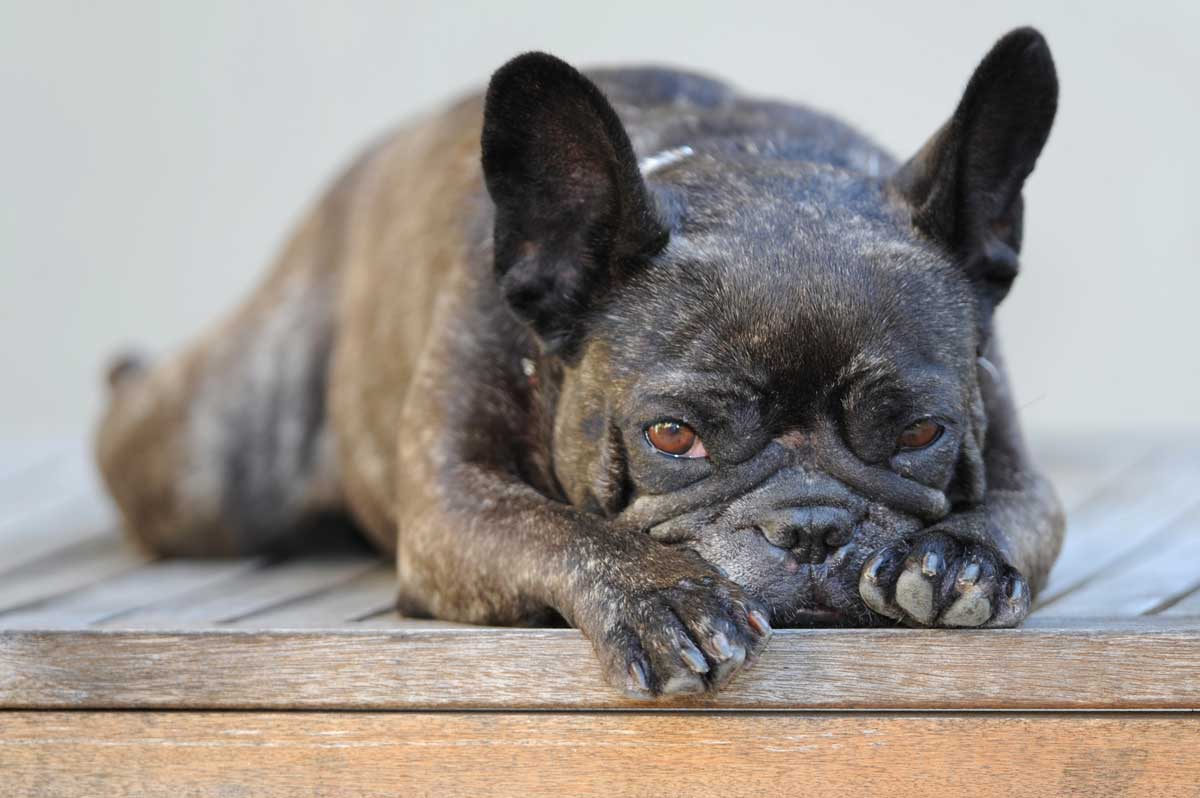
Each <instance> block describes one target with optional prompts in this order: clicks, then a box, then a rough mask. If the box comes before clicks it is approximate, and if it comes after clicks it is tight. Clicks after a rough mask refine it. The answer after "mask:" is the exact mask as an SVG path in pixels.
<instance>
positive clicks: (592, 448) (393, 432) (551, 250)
mask: <svg viewBox="0 0 1200 798" xmlns="http://www.w3.org/2000/svg"><path fill="white" fill-rule="evenodd" d="M1056 102H1057V80H1056V77H1055V71H1054V65H1053V62H1052V60H1051V58H1050V52H1049V50H1048V48H1047V46H1046V43H1045V41H1044V40H1043V38H1042V37H1041V35H1039V34H1038V33H1037V32H1036V31H1033V30H1030V29H1022V30H1017V31H1014V32H1012V33H1010V34H1008V35H1007V36H1005V37H1004V38H1003V39H1002V40H1001V41H1000V42H999V43H998V44H997V45H996V46H995V48H994V49H993V50H992V51H991V52H990V53H989V54H988V55H987V57H986V58H985V59H984V60H983V62H982V63H981V64H980V65H979V67H978V69H977V70H976V72H975V74H974V75H973V76H972V78H971V80H970V82H969V83H968V85H967V88H966V92H965V94H964V95H963V97H962V100H961V102H960V103H959V105H958V107H957V109H956V110H955V111H954V114H953V115H952V116H951V117H950V119H949V121H948V122H946V124H945V125H944V126H942V128H941V129H940V130H938V131H937V132H936V133H935V134H934V135H933V137H932V138H931V139H930V140H929V141H928V143H926V144H925V146H924V147H922V148H921V150H920V151H919V152H918V153H917V154H916V155H915V156H914V157H913V158H911V159H910V160H909V161H907V162H906V163H903V164H898V163H897V162H896V161H894V160H893V159H892V158H891V157H890V156H889V155H888V154H887V153H885V152H884V151H882V150H881V149H880V148H879V147H877V146H875V145H874V144H873V143H871V142H870V141H868V140H867V139H866V138H864V137H863V136H862V135H860V134H858V133H857V132H855V131H854V130H852V129H851V128H849V127H848V126H846V125H845V124H842V123H841V122H839V121H837V120H835V119H832V118H830V117H828V116H825V115H823V114H820V113H817V112H815V111H812V110H809V109H806V108H803V107H799V106H795V105H788V104H783V103H777V102H767V101H763V100H758V99H753V98H748V97H745V96H743V95H741V94H739V93H737V92H735V91H734V90H732V89H730V88H729V87H728V86H726V85H724V84H722V83H719V82H716V81H713V80H710V79H707V78H704V77H699V76H696V75H693V74H688V73H683V72H676V71H669V70H662V69H618V70H612V71H601V72H594V73H590V74H589V75H588V76H584V75H583V74H581V73H579V72H577V71H575V70H574V69H572V68H571V67H570V66H568V65H567V64H564V63H563V62H561V61H559V60H557V59H555V58H553V57H551V56H548V55H544V54H539V53H530V54H527V55H523V56H520V57H518V58H516V59H514V60H513V61H511V62H510V63H508V64H507V65H505V66H504V67H503V68H502V69H500V70H499V71H498V72H497V73H496V74H495V75H494V77H493V78H492V81H491V84H490V86H489V87H488V90H487V93H486V95H485V96H474V97H470V98H468V99H465V100H463V101H461V102H459V103H458V104H457V105H455V106H454V107H452V108H450V109H449V110H447V111H446V112H444V113H441V114H439V115H436V116H432V117H429V118H427V119H425V120H424V121H421V122H419V123H416V124H413V125H411V126H409V127H407V128H405V129H403V130H400V131H398V132H396V133H394V134H393V135H390V136H388V137H387V138H386V139H385V140H383V141H381V142H379V143H378V144H376V145H375V146H374V147H372V148H371V149H370V150H369V151H368V152H367V153H366V154H364V155H363V156H362V157H361V158H359V160H358V161H357V162H356V163H355V164H354V165H353V166H352V167H351V168H350V169H349V170H348V171H347V172H346V173H345V174H344V175H343V176H342V177H341V178H340V179H339V180H338V181H337V182H336V183H335V184H334V185H333V186H332V187H331V188H330V189H329V190H328V191H327V193H326V194H325V195H324V197H323V198H322V199H321V200H320V202H319V203H318V204H317V206H316V207H315V208H314V209H313V210H312V212H311V213H310V214H309V215H308V217H307V218H306V219H305V220H304V222H303V224H302V225H301V226H300V229H299V231H298V232H297V233H296V234H295V236H294V237H293V239H292V240H291V242H290V244H289V245H288V246H287V248H286V249H285V250H284V252H283V254H282V257H281V258H280V260H279V262H278V264H277V265H276V266H275V268H274V270H273V271H272V272H271V274H270V276H269V277H268V278H267V279H266V282H265V283H264V284H263V285H262V286H261V287H260V288H258V290H257V291H256V292H255V293H254V295H253V297H251V299H250V300H249V301H248V303H247V304H245V305H244V306H243V307H241V308H240V309H239V310H237V311H236V312H235V313H234V314H233V315H232V316H231V317H229V318H228V319H226V320H225V321H224V322H223V323H222V324H220V325H219V326H218V327H217V328H216V329H215V330H213V331H212V332H211V333H210V334H208V335H207V336H206V337H204V338H202V339H201V340H200V341H198V342H197V343H196V344H194V345H193V346H191V347H190V348H189V349H187V350H186V351H185V352H183V353H182V354H180V355H179V356H178V357H175V358H173V359H170V360H167V361H165V362H162V363H161V364H157V365H154V366H153V367H149V366H146V365H143V364H142V363H141V362H139V361H137V360H135V359H126V360H124V361H121V362H119V363H118V364H117V365H116V366H115V367H114V368H113V369H112V370H111V372H110V383H111V385H112V401H111V405H110V407H109V409H108V412H107V414H106V416H105V418H104V420H103V423H102V425H101V427H100V430H99V435H98V457H99V462H100V465H101V468H102V470H103V473H104V476H105V478H106V480H107V483H108V486H109V488H110V489H111V491H112V494H113V496H114V497H115V499H116V501H117V504H118V505H119V507H120V509H121V512H122V514H123V516H124V520H125V523H126V525H127V527H128V529H129V531H130V533H131V534H132V535H133V536H135V537H136V538H137V539H138V540H140V541H141V542H142V543H144V544H145V545H146V546H148V547H150V548H151V549H154V550H155V551H158V552H162V553H165V554H179V555H235V554H246V553H250V552H259V551H264V550H269V549H271V548H273V547H275V546H278V545H281V544H283V543H286V542H288V541H289V540H292V539H294V538H296V537H297V536H299V535H301V534H311V533H312V530H313V529H314V525H313V523H312V521H313V519H316V518H319V517H324V516H327V515H329V514H342V515H344V516H346V517H348V518H351V519H353V522H354V523H356V524H357V525H358V526H360V527H361V528H362V529H363V530H364V531H365V533H366V534H367V535H368V536H369V537H370V539H371V540H372V541H373V542H374V543H375V544H376V545H377V546H378V547H379V548H380V549H382V550H384V551H387V552H389V553H393V554H395V556H396V562H397V566H398V577H399V595H400V607H401V609H402V610H404V611H405V612H407V613H410V614H422V615H432V616H436V617H439V618H445V619H452V620H457V621H467V622H472V623H484V624H543V623H549V622H555V621H559V620H560V619H565V620H566V621H567V622H569V623H571V624H573V625H574V626H577V627H578V628H579V629H581V630H582V631H583V633H584V634H585V635H587V636H588V638H589V639H590V640H591V641H592V643H593V644H594V647H595V650H596V653H597V654H598V655H599V658H600V661H601V663H602V664H603V667H604V670H605V672H606V675H607V676H608V678H609V679H610V680H611V681H612V682H613V683H614V684H615V685H617V686H618V687H620V688H622V689H625V690H627V691H628V692H630V693H631V694H633V695H636V696H652V695H669V694H678V693H691V692H698V691H704V690H712V689H716V688H718V687H720V686H722V685H723V684H725V683H726V682H727V681H728V680H729V679H730V678H731V677H732V676H733V675H734V674H735V673H736V672H738V671H739V670H740V669H742V668H743V667H745V666H746V665H747V664H749V663H750V662H752V661H753V660H754V658H755V657H757V656H758V655H759V653H760V652H761V651H762V650H763V646H764V645H766V643H767V640H768V638H769V637H770V634H771V624H772V623H775V624H791V625H796V624H811V623H842V624H860V625H867V624H878V623H897V622H901V623H905V624H909V625H913V626H972V627H978V626H1011V625H1013V624H1016V623H1018V622H1020V621H1021V620H1022V619H1023V618H1024V617H1025V616H1026V614H1027V613H1028V612H1029V606H1030V599H1031V596H1032V594H1033V592H1034V591H1036V590H1037V589H1038V587H1039V586H1040V585H1041V584H1042V583H1043V582H1044V580H1045V578H1046V574H1047V572H1048V571H1049V569H1050V566H1051V564H1052V562H1053V561H1054V558H1055V556H1056V554H1057V552H1058V549H1059V545H1060V541H1061V538H1062V533H1063V519H1062V514H1061V512H1060V509H1059V504H1058V501H1057V499H1056V498H1055V495H1054V492H1053V490H1052V489H1051V487H1050V486H1049V485H1048V484H1047V482H1046V480H1045V479H1043V478H1042V477H1041V476H1040V475H1039V474H1038V473H1037V471H1035V470H1034V468H1033V466H1032V465H1031V464H1030V461H1029V458H1028V456H1027V454H1026V450H1025V447H1024V445H1023V442H1022V438H1021V434H1020V432H1019V430H1018V426H1017V420H1016V414H1015V411H1014V406H1013V401H1012V397H1011V395H1010V393H1009V388H1008V382H1007V380H1006V377H1005V372H1004V366H1003V363H1002V362H1001V360H1000V356H999V352H998V349H997V344H996V340H995V336H994V335H993V332H992V314H993V311H994V309H995V307H996V305H997V303H999V302H1000V301H1001V300H1002V299H1003V298H1004V296H1005V294H1006V293H1007V292H1008V289H1009V286H1010V285H1011V283H1012V281H1013V278H1014V277H1015V276H1016V274H1017V263H1018V261H1017V253H1018V251H1019V249H1020V243H1021V219H1022V199H1021V190H1022V186H1023V184H1024V182H1025V179H1026V178H1027V177H1028V176H1029V174H1030V172H1031V171H1032V169H1033V166H1034V162H1035V160H1036V159H1037V157H1038V155H1039V153H1040V152H1041V149H1042V146H1043V144H1044V143H1045V141H1046V137H1047V135H1048V134H1049V131H1050V126H1051V123H1052V121H1053V118H1054V113H1055V107H1056ZM481 143H482V157H481ZM316 528H317V529H318V530H319V529H320V527H319V525H318V526H317V527H316Z"/></svg>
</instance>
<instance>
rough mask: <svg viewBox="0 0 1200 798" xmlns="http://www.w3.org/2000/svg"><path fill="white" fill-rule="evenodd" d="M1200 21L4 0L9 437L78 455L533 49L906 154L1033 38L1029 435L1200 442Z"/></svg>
mask: <svg viewBox="0 0 1200 798" xmlns="http://www.w3.org/2000/svg"><path fill="white" fill-rule="evenodd" d="M1198 9H1200V4H1195V3H1186V2H1178V3H1145V2H1143V3H1136V4H1131V3H1128V2H1119V3H1116V2H1114V3H1073V4H1066V3H1064V4H1056V5H1052V4H1049V3H1044V2H1037V3H1032V2H1026V3H987V4H983V3H979V4H971V3H954V4H951V3H940V4H932V3H914V2H905V3H896V2H885V1H882V0H881V1H880V2H871V3H865V2H863V3H853V4H851V3H843V4H833V3H820V4H816V3H814V4H811V5H806V4H803V3H786V4H783V3H781V4H779V5H778V6H767V5H763V6H759V5H753V4H750V3H736V4H733V3H727V2H713V3H707V4H706V3H702V2H697V1H696V0H693V1H692V2H659V3H648V2H625V1H623V0H622V1H620V2H614V1H613V0H609V1H608V2H605V3H588V4H584V3H545V4H535V3H527V2H512V1H511V0H509V1H507V2H477V3H454V4H451V3H448V2H437V3H427V4H417V3H401V2H380V3H371V2H339V3H326V2H303V3H301V2H287V3H282V2H261V1H259V2H253V3H245V2H204V3H186V2H136V3H134V2H108V3H94V4H84V3H64V2H37V3H35V2H26V3H20V4H17V3H14V2H11V1H10V0H0V118H2V120H3V121H2V123H0V180H2V181H3V191H2V192H0V375H2V376H0V388H2V390H0V439H3V438H9V439H11V438H14V437H31V436H40V435H54V436H61V435H68V436H69V435H77V434H81V433H82V432H83V431H84V430H86V429H87V428H88V426H89V425H90V423H91V420H92V419H93V417H94V414H95V413H96V412H97V410H98V407H99V397H100V391H99V380H98V376H97V375H98V370H99V368H100V364H101V363H102V361H103V360H104V358H105V356H106V354H107V353H109V352H111V351H112V350H113V349H114V348H117V347H118V346H120V345H122V344H124V343H126V342H139V343H142V344H145V345H147V346H148V347H149V348H150V349H151V350H158V351H163V350H169V349H171V348H172V347H175V346H178V345H179V344H180V343H181V342H183V341H185V340H186V339H187V338H188V336H190V335H191V334H192V333H194V332H195V331H196V330H197V329H199V328H200V327H201V326H202V325H203V324H205V323H206V322H207V321H209V320H211V319H212V318H213V317H214V316H216V315H217V314H219V313H221V312H222V311H223V310H224V309H226V308H228V307H229V306H230V304H231V303H232V302H234V301H235V300H236V299H237V298H238V297H239V296H240V295H242V294H243V293H244V292H245V291H246V289H247V288H248V287H249V286H250V285H251V284H252V283H253V282H254V281H255V280H256V279H257V278H258V276H259V275H260V273H261V271H262V269H263V268H264V267H265V264H266V263H267V261H268V259H269V257H270V256H271V254H272V252H273V251H274V249H275V247H276V246H277V245H278V244H279V242H280V241H281V239H282V236H283V234H284V232H285V230H286V228H287V227H288V225H289V223H290V222H291V220H293V219H294V218H295V217H296V215H297V214H298V212H299V211H300V209H301V208H302V207H303V206H304V205H305V204H306V203H307V202H308V201H309V200H310V199H311V198H312V197H313V195H314V193H315V192H316V190H317V189H318V187H319V186H320V185H321V184H322V183H323V181H325V180H326V179H327V178H328V177H330V176H331V174H332V173H333V172H334V170H335V169H336V168H337V167H338V165H339V164H340V163H341V162H342V161H344V160H345V159H346V158H347V157H348V156H349V155H350V154H351V153H352V152H353V151H354V150H355V148H356V147H357V146H358V145H360V144H361V143H362V142H363V141H365V140H366V139H367V138H368V137H370V136H371V135H372V134H374V133H376V132H378V131H380V130H381V129H382V128H384V127H386V126H387V125H389V124H390V123H392V122H393V121H395V120H397V119H399V118H402V117H404V116H405V115H406V114H410V113H412V112H414V111H417V110H420V109H426V108H429V107H430V106H431V105H433V104H436V103H438V102H439V101H441V100H443V99H445V98H448V97H449V96H450V95H452V94H454V93H455V92H458V91H461V90H464V89H467V88H471V87H474V86H478V85H480V84H481V83H482V82H483V81H485V80H486V77H487V75H488V73H489V72H490V70H492V69H494V68H495V67H496V66H498V65H499V64H500V63H502V62H503V61H504V60H505V59H507V58H508V57H510V56H512V55H513V54H515V53H517V52H520V51H523V50H527V49H532V48H540V49H547V50H550V51H552V52H555V53H557V54H558V55H560V56H562V57H564V58H566V59H568V60H571V61H573V62H576V63H583V64H595V63H602V62H628V61H656V62H667V63H677V64H681V65H689V66H692V67H697V68H701V69H703V70H706V71H709V72H712V73H715V74H718V75H722V76H725V77H727V78H729V79H731V80H733V81H734V82H736V83H738V84H739V85H741V86H743V87H745V88H747V89H751V90H754V91H755V92H758V93H762V94H767V95H776V96H779V97H785V98H794V99H799V100H804V101H807V102H810V103H812V104H814V105H817V106H819V107H824V108H826V109H829V110H832V111H835V112H837V113H839V114H842V115H843V116H845V117H846V118H848V119H850V120H851V121H853V122H855V123H857V124H858V125H860V126H861V127H862V128H863V129H865V130H866V131H867V132H868V133H870V134H872V135H873V136H875V137H876V138H877V139H878V140H880V141H881V142H883V143H884V144H885V145H887V146H889V147H891V148H892V149H893V150H895V151H897V152H899V153H902V154H907V153H908V152H909V151H911V150H913V149H915V148H916V147H917V146H918V145H919V144H920V143H921V142H922V141H923V140H924V138H925V137H926V136H927V135H928V134H929V133H931V132H932V131H933V130H934V128H935V127H936V126H937V125H938V124H939V123H940V122H941V121H942V120H943V118H944V117H945V116H946V115H948V114H949V113H950V111H951V110H952V108H953V106H954V104H955V102H956V101H957V99H958V94H959V92H960V91H961V89H962V87H963V84H964V83H965V81H966V79H967V77H968V75H969V74H970V71H971V69H972V68H973V66H974V65H975V63H976V62H977V61H978V59H979V58H980V57H982V55H983V54H984V52H985V51H986V50H987V48H988V47H989V46H990V45H991V43H992V42H993V41H994V40H995V39H996V38H997V37H999V36H1000V35H1001V34H1003V33H1004V32H1005V31H1006V30H1008V29H1009V28H1011V27H1014V26H1016V25H1020V24H1025V23H1032V24H1035V25H1037V26H1039V27H1040V28H1041V29H1042V31H1043V32H1044V33H1045V34H1046V35H1047V37H1048V38H1049V40H1050V44H1051V47H1052V49H1053V51H1054V54H1055V57H1056V59H1057V62H1058V65H1059V71H1060V79H1061V82H1062V102H1061V107H1060V115H1059V120H1058V124H1057V126H1056V128H1055V131H1054V133H1053V135H1052V136H1051V139H1050V143H1049V145H1048V146H1047V148H1046V151H1045V153H1044V155H1043V158H1042V162H1041V165H1040V166H1039V168H1038V171H1037V172H1036V173H1035V175H1034V177H1033V179H1032V181H1031V183H1030V184H1029V187H1028V190H1027V201H1028V208H1029V216H1028V223H1027V233H1026V251H1025V272H1024V273H1023V274H1022V277H1021V279H1020V280H1019V281H1018V283H1017V286H1016V288H1015V289H1014V293H1013V295H1012V297H1011V299H1010V300H1009V302H1008V304H1007V305H1006V307H1005V308H1004V309H1003V311H1002V317H1001V318H1002V325H1003V328H1004V332H1005V335H1006V338H1007V339H1008V341H1007V343H1008V350H1009V351H1008V354H1009V359H1010V361H1011V363H1012V366H1013V368H1014V371H1015V376H1016V381H1017V388H1018V392H1019V394H1020V396H1021V399H1022V403H1023V404H1024V405H1026V408H1025V415H1026V418H1027V419H1028V422H1029V424H1030V426H1031V427H1034V428H1036V429H1038V430H1041V429H1047V428H1055V429H1069V430H1103V429H1112V428H1118V427H1120V428H1124V429H1127V430H1130V431H1131V433H1132V434H1138V433H1140V432H1141V431H1143V430H1145V429H1147V428H1164V427H1172V426H1179V425H1184V426H1187V427H1189V428H1192V429H1196V428H1200V412H1198V410H1197V409H1198V408H1200V367H1198V365H1197V356H1196V344H1197V336H1196V333H1195V330H1196V315H1197V313H1198V312H1200V311H1198V310H1197V308H1196V297H1197V293H1198V290H1200V276H1198V271H1200V257H1198V256H1200V246H1198V245H1200V232H1198V231H1200V224H1198V222H1197V216H1198V213H1197V211H1198V210H1200V207H1198V206H1200V202H1198V201H1197V195H1196V190H1197V189H1196V186H1197V178H1198V177H1200V101H1198V97H1200V91H1198V89H1200V86H1198V83H1200V80H1198V78H1200V48H1197V47H1196V46H1195V42H1196V41H1197V40H1200V11H1198Z"/></svg>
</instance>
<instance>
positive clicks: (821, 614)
mask: <svg viewBox="0 0 1200 798" xmlns="http://www.w3.org/2000/svg"><path fill="white" fill-rule="evenodd" d="M845 620H846V615H845V613H843V612H842V611H840V610H835V609H834V608H833V607H826V606H823V605H817V606H814V607H805V608H803V609H797V610H796V611H795V615H794V616H793V617H792V619H791V622H790V623H789V624H788V625H789V626H827V625H830V624H837V623H841V622H843V621H845Z"/></svg>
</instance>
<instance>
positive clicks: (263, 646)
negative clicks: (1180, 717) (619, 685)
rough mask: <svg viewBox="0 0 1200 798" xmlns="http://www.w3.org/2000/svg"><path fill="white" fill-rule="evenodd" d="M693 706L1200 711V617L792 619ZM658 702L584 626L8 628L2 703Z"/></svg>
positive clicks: (577, 705) (1, 654)
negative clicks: (805, 622)
mask: <svg viewBox="0 0 1200 798" xmlns="http://www.w3.org/2000/svg"><path fill="white" fill-rule="evenodd" d="M679 705H683V706H696V707H726V708H757V709H978V708H987V709H1134V708H1160V709H1192V708H1200V621H1190V620H1188V619H1181V620H1180V621H1177V622H1170V623H1167V622H1145V623H1138V624H1132V623H1121V622H1119V621H1115V622H1108V621H1102V622H1096V623H1092V622H1088V623H1077V624H1065V623H1059V624H1047V623H1035V624H1033V625H1032V626H1030V627H1027V628H1024V629H1021V630H963V631H953V632H950V631H936V630H935V631H922V630H910V629H875V630H860V629H850V630H842V629H818V630H783V631H779V632H777V633H776V637H775V639H774V640H773V641H772V642H771V645H770V647H769V649H768V651H767V653H766V654H765V655H764V656H763V658H762V659H761V660H760V661H759V662H758V663H757V664H756V665H755V666H754V667H753V668H752V669H750V670H749V671H748V672H747V673H746V674H745V675H744V676H742V677H741V678H740V679H739V680H738V681H737V682H735V683H734V684H733V685H731V686H730V687H729V689H727V690H725V691H724V692H722V693H721V694H720V695H719V696H718V697H716V698H711V697H706V698H701V699H693V700H690V701H686V702H681V703H680V704H679ZM645 706H647V705H645V704H639V703H638V702H631V701H629V700H627V699H625V698H624V697H622V696H621V695H620V694H618V693H617V692H615V691H614V690H612V689H611V688H609V687H608V686H607V685H606V684H604V683H603V682H602V680H601V679H600V675H599V668H598V666H597V664H596V661H595V655H594V654H593V653H592V650H591V646H590V645H589V644H588V642H587V641H586V640H585V639H584V638H583V637H582V636H581V635H580V634H579V632H577V631H575V630H571V629H488V628H467V629H429V630H424V629H422V630H398V631H387V632H384V631H379V632H367V631H363V632H352V631H344V630H342V631H338V630H326V631H313V632H304V631H295V632H238V631H226V632H219V631H217V632H213V631H208V632H193V633H177V634H170V633H166V632H164V633H160V634H146V633H125V632H97V631H91V632H22V631H10V632H5V633H3V634H0V707H6V708H37V707H46V708H63V709H66V708H74V709H78V708H97V709H99V708H135V707H139V708H194V709H247V708H250V709H339V708H345V709H349V708H361V709H422V708H437V709H468V708H491V709H549V708H572V709H588V708H609V709H619V708H630V707H645ZM650 706H654V705H650Z"/></svg>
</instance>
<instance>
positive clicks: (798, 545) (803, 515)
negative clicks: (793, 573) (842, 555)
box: [756, 506, 855, 562]
mask: <svg viewBox="0 0 1200 798" xmlns="http://www.w3.org/2000/svg"><path fill="white" fill-rule="evenodd" d="M756 526H757V528H758V530H759V531H760V532H762V535H763V537H765V538H766V539H767V541H768V542H769V543H771V544H772V545H774V546H778V547H780V548H782V549H791V550H792V551H794V552H795V553H796V555H797V556H799V557H800V558H801V559H802V560H805V561H809V562H812V561H820V560H821V559H822V558H823V557H824V554H825V549H826V548H827V547H828V548H833V549H836V548H838V547H840V546H843V545H845V544H846V543H849V542H850V538H851V537H852V536H853V533H854V526H855V517H854V515H853V514H852V513H851V512H850V511H848V510H844V509H842V508H840V507H822V506H818V507H790V508H787V509H784V510H777V511H775V512H772V513H770V514H769V515H767V516H766V517H765V518H762V519H760V520H759V521H758V523H757V524H756Z"/></svg>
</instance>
